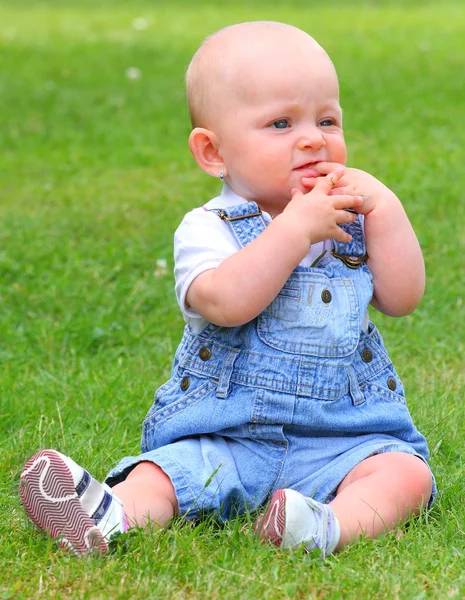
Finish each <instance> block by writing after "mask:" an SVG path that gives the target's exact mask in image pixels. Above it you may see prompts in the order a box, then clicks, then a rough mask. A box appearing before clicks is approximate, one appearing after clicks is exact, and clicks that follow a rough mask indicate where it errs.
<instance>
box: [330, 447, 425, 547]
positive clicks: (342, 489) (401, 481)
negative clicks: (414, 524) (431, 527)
mask: <svg viewBox="0 0 465 600" xmlns="http://www.w3.org/2000/svg"><path fill="white" fill-rule="evenodd" d="M431 491H432V477H431V472H430V470H429V469H428V467H427V466H426V464H425V463H424V462H423V461H422V460H421V459H419V458H418V457H416V456H413V455H411V454H406V453H403V452H386V453H384V454H377V455H375V456H371V457H369V458H367V459H365V460H363V461H362V462H361V463H360V464H358V465H357V466H356V467H354V468H353V469H352V471H351V472H350V473H349V474H348V475H347V477H345V479H344V480H343V481H342V482H341V484H340V485H339V487H338V489H337V494H336V497H335V499H334V500H333V501H332V502H331V503H330V505H329V506H330V507H331V508H332V510H333V512H334V514H335V515H336V518H337V519H338V521H339V525H340V531H341V535H340V539H339V543H338V545H337V547H336V550H340V549H341V548H342V547H344V546H345V545H346V544H348V543H349V542H351V541H353V540H354V539H356V538H357V537H358V536H359V535H360V534H364V535H366V536H368V537H370V538H375V537H377V536H378V535H380V534H381V533H383V532H385V531H388V530H390V529H392V528H394V527H395V526H396V525H399V524H401V523H403V522H404V521H405V520H406V519H407V518H408V517H410V516H412V515H416V514H418V513H419V511H420V509H421V507H423V506H426V505H427V504H428V501H429V499H430V496H431Z"/></svg>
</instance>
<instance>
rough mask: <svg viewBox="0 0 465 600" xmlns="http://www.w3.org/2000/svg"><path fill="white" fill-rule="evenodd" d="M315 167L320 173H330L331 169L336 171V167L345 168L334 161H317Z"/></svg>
mask: <svg viewBox="0 0 465 600" xmlns="http://www.w3.org/2000/svg"><path fill="white" fill-rule="evenodd" d="M315 168H316V170H317V171H318V172H319V173H321V174H322V175H329V173H332V172H333V171H337V170H338V169H344V170H345V166H344V165H341V164H340V163H336V162H319V163H317V165H316V166H315Z"/></svg>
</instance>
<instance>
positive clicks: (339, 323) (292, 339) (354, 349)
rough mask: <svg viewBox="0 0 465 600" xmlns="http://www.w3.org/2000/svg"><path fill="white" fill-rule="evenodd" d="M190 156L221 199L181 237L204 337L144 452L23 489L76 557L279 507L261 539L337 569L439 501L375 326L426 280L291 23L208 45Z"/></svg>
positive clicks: (200, 54)
mask: <svg viewBox="0 0 465 600" xmlns="http://www.w3.org/2000/svg"><path fill="white" fill-rule="evenodd" d="M187 95H188V102H189V109H190V113H191V118H192V124H193V130H192V133H191V134H190V138H189V147H190V150H191V152H192V154H193V156H194V158H195V160H196V162H197V164H198V165H199V166H200V168H201V169H203V170H204V171H205V172H206V173H208V174H210V175H213V176H214V177H219V178H220V180H221V181H222V182H223V189H222V192H221V195H220V196H218V197H217V198H214V199H213V200H211V201H210V202H208V203H207V204H206V205H205V206H203V207H201V208H197V209H194V210H193V211H191V212H190V213H188V214H187V215H186V217H185V218H184V220H183V222H182V223H181V225H180V226H179V228H178V230H177V232H176V236H175V277H176V293H177V297H178V300H179V303H180V306H181V310H182V312H183V314H184V317H185V320H186V323H187V325H186V328H185V332H184V336H183V338H182V341H181V343H180V345H179V347H178V349H177V351H176V354H175V358H174V364H173V370H172V376H171V379H170V380H169V381H168V382H167V383H165V384H163V385H162V386H161V387H160V388H159V389H158V391H157V392H156V395H155V402H154V404H153V406H152V408H151V409H150V410H149V412H148V414H147V416H146V419H145V421H144V425H143V435H142V442H141V449H142V453H141V454H140V455H139V456H136V457H127V458H124V459H123V460H122V461H121V462H120V463H119V464H118V465H117V467H116V468H114V469H113V470H112V471H111V472H110V474H109V475H108V478H107V480H106V483H104V484H100V483H98V482H97V481H96V480H94V479H93V478H92V477H91V476H90V475H89V473H88V472H87V471H85V470H84V469H83V468H82V467H80V466H78V465H77V464H76V463H75V462H73V461H72V460H71V459H70V458H68V457H65V456H63V455H62V454H60V453H59V452H57V451H55V450H44V451H41V452H39V453H38V454H36V455H35V456H34V457H32V458H31V459H30V460H29V461H28V463H27V464H26V466H25V467H24V470H23V472H22V475H21V484H20V492H21V498H22V502H23V504H24V506H25V508H26V510H27V512H28V513H29V515H30V517H31V518H32V520H33V521H34V522H35V523H36V524H37V525H38V526H39V527H41V528H42V529H44V530H47V531H49V532H50V533H51V534H52V535H53V536H59V537H60V538H61V543H62V544H64V545H67V546H68V547H71V548H72V549H73V550H74V551H76V552H78V553H84V552H87V551H89V550H93V549H96V548H99V549H100V550H102V551H105V550H106V549H107V548H108V541H109V539H110V537H111V536H112V535H113V534H114V533H115V532H123V531H125V530H126V529H127V528H128V527H132V526H135V525H139V526H140V525H142V526H143V525H145V524H146V523H148V522H155V523H157V524H159V525H163V524H165V523H167V522H168V521H169V520H170V519H171V518H172V517H173V516H175V515H184V516H186V517H187V518H192V519H194V518H198V517H199V516H201V514H202V513H203V512H204V511H213V512H215V514H216V515H217V516H218V517H219V518H220V519H228V518H231V517H233V516H234V515H236V514H240V513H241V512H243V511H244V510H254V509H258V508H260V507H265V508H264V511H263V514H262V515H261V516H260V518H259V519H258V521H257V524H256V526H255V531H256V533H257V535H258V536H259V537H260V538H261V539H263V540H266V541H268V542H270V543H273V544H275V545H277V546H281V547H283V548H296V547H299V546H301V545H304V546H305V548H306V549H308V550H309V551H311V550H313V549H316V548H319V549H320V550H321V552H322V554H323V555H325V554H328V553H331V552H335V551H338V550H340V549H341V548H343V547H344V546H345V545H346V544H348V543H350V542H351V541H353V540H356V539H357V538H359V536H360V534H363V535H365V536H368V537H376V536H378V535H380V534H381V533H383V532H385V531H387V530H389V529H392V528H394V527H396V526H397V525H399V524H402V523H403V522H404V521H405V520H406V519H407V518H409V517H410V516H412V515H416V514H418V513H419V511H420V510H421V508H422V507H426V506H428V505H429V504H431V502H432V501H433V498H434V492H435V484H434V479H433V476H432V474H431V471H430V469H429V467H428V465H427V459H428V448H427V444H426V441H425V438H424V437H423V436H422V435H421V434H420V433H419V432H418V431H417V429H416V428H415V426H414V424H413V422H412V419H411V416H410V414H409V412H408V409H407V406H406V403H405V398H404V391H403V387H402V383H401V381H400V380H399V377H398V375H397V373H396V371H395V370H394V367H393V366H392V363H391V361H390V359H389V357H388V354H387V352H386V350H385V347H384V345H383V341H382V338H381V336H380V334H379V333H378V331H377V329H376V328H375V326H374V325H373V324H372V323H371V322H370V321H369V320H368V316H367V309H368V305H369V304H370V303H371V304H372V305H373V306H375V307H376V308H377V309H378V310H379V311H381V312H383V313H385V314H388V315H392V316H402V315H406V314H408V313H410V312H411V311H413V310H414V309H415V307H416V306H417V305H418V303H419V301H420V299H421V297H422V294H423V290H424V284H425V273H424V264H423V258H422V254H421V250H420V247H419V244H418V241H417V239H416V236H415V233H414V231H413V229H412V226H411V225H410V222H409V220H408V218H407V216H406V214H405V212H404V209H403V208H402V204H401V203H400V201H399V200H398V198H397V197H396V196H395V194H394V193H393V192H392V191H390V190H389V189H388V188H387V187H385V186H384V185H383V184H382V183H380V182H379V181H378V180H377V179H375V178H374V177H372V176H371V175H368V174H367V173H365V172H363V171H360V170H357V169H353V168H349V167H346V166H345V164H346V159H347V153H346V145H345V142H344V135H343V130H342V110H341V107H340V104H339V87H338V80H337V76H336V72H335V69H334V66H333V64H332V63H331V61H330V59H329V57H328V55H327V54H326V52H325V51H324V50H323V49H322V48H321V46H319V45H318V44H317V43H316V42H315V40H314V39H312V38H311V37H310V36H309V35H307V34H306V33H304V32H303V31H301V30H299V29H297V28H295V27H291V26H289V25H284V24H281V23H274V22H251V23H242V24H238V25H234V26H231V27H227V28H226V29H223V30H221V31H219V32H217V33H215V34H214V35H212V36H211V37H209V38H207V39H206V40H205V42H204V43H203V44H202V46H201V47H200V48H199V50H198V51H197V53H196V54H195V56H194V57H193V59H192V61H191V63H190V65H189V68H188V71H187Z"/></svg>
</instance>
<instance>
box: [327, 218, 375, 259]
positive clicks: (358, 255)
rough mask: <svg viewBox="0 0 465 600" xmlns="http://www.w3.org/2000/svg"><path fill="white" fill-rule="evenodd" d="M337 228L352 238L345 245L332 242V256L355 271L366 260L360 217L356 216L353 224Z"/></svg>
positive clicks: (342, 224) (341, 225)
mask: <svg viewBox="0 0 465 600" xmlns="http://www.w3.org/2000/svg"><path fill="white" fill-rule="evenodd" d="M339 227H341V229H343V230H344V231H345V232H346V233H349V234H350V235H351V236H352V240H351V241H350V242H346V243H343V242H338V241H336V240H332V244H333V251H332V254H333V256H335V257H336V258H339V259H340V260H342V262H343V263H345V264H346V265H347V266H348V267H350V268H351V269H357V268H358V267H359V266H360V265H361V264H362V263H363V262H365V261H366V260H367V259H368V254H367V249H366V244H365V235H364V233H363V221H362V216H361V215H357V217H356V220H355V221H354V222H353V223H341V224H340V225H339Z"/></svg>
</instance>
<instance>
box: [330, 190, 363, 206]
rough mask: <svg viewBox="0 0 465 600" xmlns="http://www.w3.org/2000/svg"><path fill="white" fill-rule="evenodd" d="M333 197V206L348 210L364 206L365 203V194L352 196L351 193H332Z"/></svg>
mask: <svg viewBox="0 0 465 600" xmlns="http://www.w3.org/2000/svg"><path fill="white" fill-rule="evenodd" d="M331 198H332V199H333V206H334V208H335V209H336V210H340V209H343V210H347V209H351V208H355V207H357V206H362V204H363V196H351V195H350V194H345V195H344V196H339V195H331Z"/></svg>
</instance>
